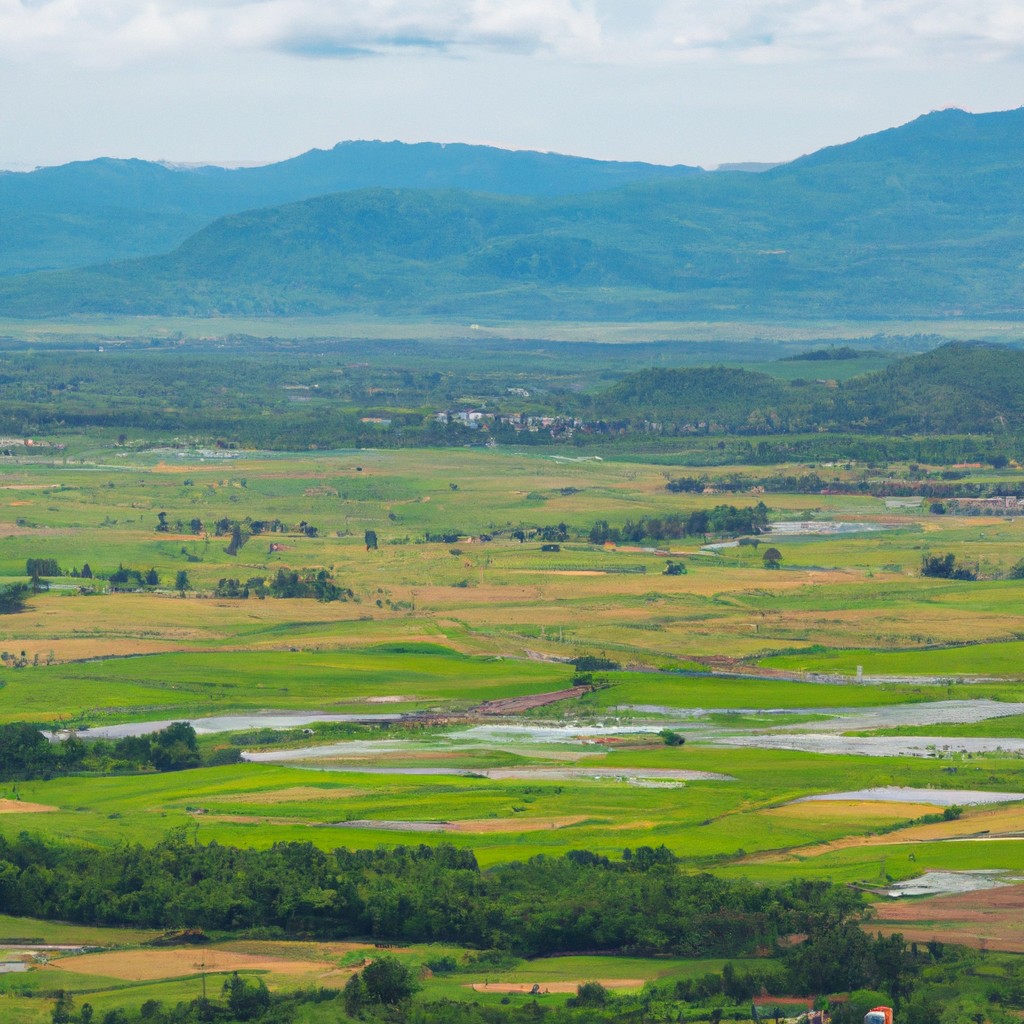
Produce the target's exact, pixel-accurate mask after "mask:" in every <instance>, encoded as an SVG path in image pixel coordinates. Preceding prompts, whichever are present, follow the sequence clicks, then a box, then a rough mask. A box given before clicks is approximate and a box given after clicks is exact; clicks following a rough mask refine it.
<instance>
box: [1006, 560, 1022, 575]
mask: <svg viewBox="0 0 1024 1024" xmlns="http://www.w3.org/2000/svg"><path fill="white" fill-rule="evenodd" d="M1007 579H1011V580H1024V558H1022V559H1021V560H1020V561H1019V562H1018V563H1017V564H1016V565H1015V566H1014V567H1013V568H1012V569H1011V570H1010V572H1009V574H1008V575H1007Z"/></svg>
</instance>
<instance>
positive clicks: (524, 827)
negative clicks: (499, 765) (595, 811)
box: [445, 814, 589, 834]
mask: <svg viewBox="0 0 1024 1024" xmlns="http://www.w3.org/2000/svg"><path fill="white" fill-rule="evenodd" d="M588 817H589V816H588V815H586V814H571V815H568V816H566V817H562V818H525V819H524V818H478V819H476V820H475V821H449V822H446V823H445V831H448V832H472V833H476V834H484V833H487V832H540V831H541V830H543V829H551V828H568V827H569V826H570V825H579V824H580V823H581V822H584V821H587V820H588Z"/></svg>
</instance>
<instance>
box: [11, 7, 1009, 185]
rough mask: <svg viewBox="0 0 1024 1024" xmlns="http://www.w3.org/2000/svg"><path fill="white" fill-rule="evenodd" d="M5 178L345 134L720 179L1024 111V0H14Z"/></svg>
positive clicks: (259, 156) (234, 154)
mask: <svg viewBox="0 0 1024 1024" xmlns="http://www.w3.org/2000/svg"><path fill="white" fill-rule="evenodd" d="M0 90H2V92H0V96H2V100H0V166H7V167H19V166H35V165H39V164H55V163H63V162H65V161H68V160H75V159H88V158H92V157H96V156H121V157H128V156H138V157H144V158H147V159H169V160H179V161H211V162H213V161H216V162H226V161H240V162H241V161H245V162H250V161H259V162H266V161H271V160H277V159H282V158H284V157H288V156H293V155H295V154H297V153H300V152H303V151H305V150H307V149H310V148H312V147H320V148H328V147H330V146H332V145H333V144H334V143H335V142H338V141H341V140H343V139H402V140H405V141H422V140H433V141H441V142H444V141H461V142H477V143H488V144H493V145H498V146H505V147H509V148H517V149H541V150H555V151H558V152H562V153H575V154H581V155H585V156H595V157H603V158H616V159H638V160H650V161H655V162H659V163H686V164H701V165H703V166H714V165H716V164H718V163H723V162H731V161H741V160H766V161H767V160H785V159H790V158H792V157H795V156H798V155H800V154H801V153H805V152H809V151H811V150H814V149H818V148H820V147H821V146H824V145H829V144H832V143H836V142H844V141H848V140H849V139H852V138H855V137H857V136H858V135H863V134H865V133H867V132H871V131H877V130H879V129H882V128H887V127H890V126H892V125H895V124H900V123H902V122H904V121H908V120H911V119H912V118H914V117H916V116H918V115H919V114H922V113H926V112H927V111H929V110H934V109H938V108H942V107H948V106H958V107H964V108H965V109H968V110H973V111H984V110H1000V109H1007V108H1011V107H1017V106H1021V105H1024V0H0Z"/></svg>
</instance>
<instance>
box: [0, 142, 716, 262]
mask: <svg viewBox="0 0 1024 1024" xmlns="http://www.w3.org/2000/svg"><path fill="white" fill-rule="evenodd" d="M699 170H700V169H699V168H696V167H686V166H674V167H664V166H659V165H656V164H645V163H624V162H618V161H612V160H589V159H585V158H583V157H574V156H562V155H560V154H558V153H533V152H528V151H523V152H511V151H508V150H502V149H495V148H494V147H491V146H466V145H439V144H438V143H426V142H424V143H417V144H415V145H408V144H406V143H402V142H342V143H339V144H338V145H337V146H335V147H334V148H333V149H329V150H319V149H313V150H310V151H309V152H308V153H303V154H301V155H300V156H297V157H293V158H292V159H290V160H283V161H281V162H280V163H275V164H268V165H266V166H264V167H242V168H236V169H231V170H228V169H225V168H223V167H175V166H165V165H164V164H158V163H151V162H149V161H145V160H112V159H99V160H89V161H81V162H76V163H70V164H64V165H62V166H59V167H43V168H39V169H38V170H36V171H32V172H30V173H27V174H22V173H10V172H0V275H10V274H19V273H26V272H29V271H33V270H56V269H59V268H66V267H81V266H86V265H88V264H90V263H98V262H101V261H105V260H111V259H125V258H128V257H135V256H143V255H154V254H156V253H162V252H167V251H168V250H169V249H171V248H173V247H174V246H176V245H179V244H180V243H181V242H183V241H184V240H185V239H186V238H188V237H189V235H191V234H193V233H194V232H196V231H198V230H199V229H200V228H202V227H204V226H205V225H207V224H208V223H210V221H212V220H214V219H215V218H217V217H222V216H224V215H226V214H231V213H238V212H240V211H242V210H248V209H253V208H256V207H265V206H276V205H278V204H281V203H288V202H293V201H295V200H299V199H309V198H312V197H315V196H319V195H325V194H327V193H330V192H342V191H347V190H351V189H360V188H372V187H385V188H456V187H457V188H463V189H471V190H476V191H480V192H488V193H495V194H512V195H566V194H573V193H586V192H592V191H600V190H602V189H609V188H616V187H619V186H621V185H624V184H629V183H631V182H637V181H647V180H650V179H654V178H676V177H680V176H685V175H691V174H696V173H699Z"/></svg>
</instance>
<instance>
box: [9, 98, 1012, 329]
mask: <svg viewBox="0 0 1024 1024" xmlns="http://www.w3.org/2000/svg"><path fill="white" fill-rule="evenodd" d="M1022 121H1024V110H1017V111H1010V112H1005V113H999V114H984V115H970V114H966V113H964V112H962V111H953V110H948V111H942V112H939V113H934V114H929V115H927V116H926V117H922V118H919V119H918V120H917V121H914V122H912V123H911V124H909V125H905V126H904V127H902V128H899V129H892V130H891V131H888V132H882V133H880V134H878V135H874V136H868V137H866V138H864V139H860V140H858V141H856V142H853V143H849V144H848V145H846V146H837V147H833V148H831V149H827V150H823V151H821V152H819V153H816V154H813V155H812V156H809V157H804V158H802V159H800V160H797V161H794V162H793V163H791V164H786V165H784V166H782V167H778V168H776V169H774V170H771V171H768V172H766V173H764V174H743V173H722V174H694V175H687V176H684V177H682V178H679V179H678V180H675V181H668V180H664V181H655V182H652V183H647V184H640V185H632V186H629V187H627V188H623V189H619V190H614V191H611V192H599V193H592V194H590V195H576V196H572V197H570V198H535V197H528V196H525V195H522V194H519V195H512V196H505V197H502V196H494V195H483V194H479V193H472V192H463V191H443V190H442V191H436V190H429V189H422V188H421V189H416V190H412V189H382V188H372V189H365V190H361V191H354V192H340V193H337V194H334V195H325V196H319V197H317V198H312V199H307V200H304V201H302V202H298V203H292V204H289V205H285V206H277V207H274V208H271V209H263V210H256V211H249V212H246V213H239V214H236V215H234V216H231V217H226V218H224V219H221V220H219V221H216V222H214V223H213V224H210V225H209V226H208V227H205V228H203V229H202V230H201V231H199V232H198V233H197V234H195V235H193V236H192V237H191V238H189V239H187V240H186V241H185V242H184V243H183V244H182V245H181V246H180V247H179V248H177V249H176V250H175V251H174V252H173V253H171V254H170V255H166V256H154V257H149V258H146V259H141V260H135V261H129V262H121V263H117V264H108V265H105V266H98V267H93V268H90V269H88V270H79V271H68V272H59V273H54V274H44V275H36V276H29V277H22V278H20V279H16V280H15V279H12V280H9V281H7V282H5V283H4V284H3V286H2V287H0V310H3V311H4V312H6V313H8V314H12V315H23V316H39V315H64V314H69V313H76V312H78V313H81V312H107V313H161V314H182V313H184V314H209V313H260V314H269V315H293V314H306V313H332V312H338V311H345V310H360V311H373V312H381V313H386V314H393V313H396V312H406V313H410V312H419V313H431V314H440V315H454V316H460V317H472V318H480V317H484V316H494V315H500V316H510V315H511V316H520V317H526V318H557V319H578V320H586V319H594V318H618V319H643V318H647V319H667V318H673V317H676V318H678V317H688V318H706V317H719V316H722V315H723V314H724V315H730V316H738V317H741V318H742V317H757V316H776V317H779V316H785V317H814V316H819V315H822V314H828V315H833V316H836V315H838V316H844V317H852V318H857V317H867V316H894V317H908V316H919V315H925V316H933V317H939V316H946V315H949V314H962V313H965V312H966V313H968V314H969V315H985V316H991V315H999V316H1004V317H1005V316H1010V317H1017V316H1019V315H1020V314H1021V312H1022V306H1021V300H1020V293H1019V287H1018V284H1019V276H1018V274H1019V271H1018V268H1019V264H1020V261H1021V257H1022V254H1024V248H1022V246H1024V243H1022V227H1024V225H1022V222H1021V211H1020V205H1019V188H1018V186H1019V180H1020V176H1021V173H1022V166H1024V157H1022V153H1021V143H1020V139H1021V138H1022V137H1024V133H1022V131H1021V123H1022ZM421 180H422V179H421ZM428 184H429V181H428Z"/></svg>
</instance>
